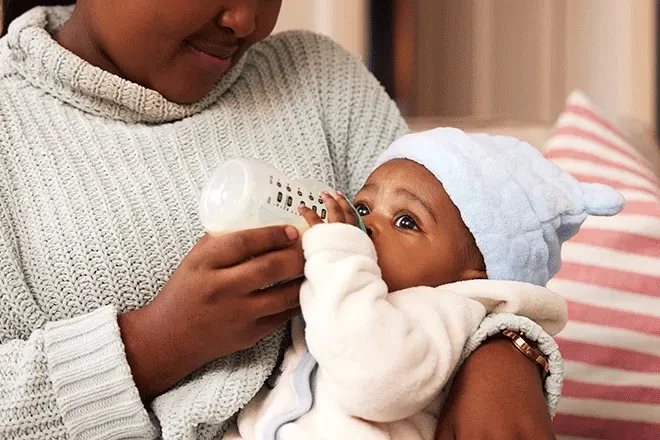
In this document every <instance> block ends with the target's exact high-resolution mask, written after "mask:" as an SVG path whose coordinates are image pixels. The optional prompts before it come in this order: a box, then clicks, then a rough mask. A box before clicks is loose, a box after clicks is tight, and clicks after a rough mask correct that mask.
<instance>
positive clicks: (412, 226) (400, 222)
mask: <svg viewBox="0 0 660 440" xmlns="http://www.w3.org/2000/svg"><path fill="white" fill-rule="evenodd" d="M394 226H396V227H397V228H399V229H406V230H409V231H414V230H417V229H418V228H417V222H416V221H415V219H414V218H412V217H410V216H409V215H402V216H400V217H399V218H397V219H396V222H395V223H394Z"/></svg>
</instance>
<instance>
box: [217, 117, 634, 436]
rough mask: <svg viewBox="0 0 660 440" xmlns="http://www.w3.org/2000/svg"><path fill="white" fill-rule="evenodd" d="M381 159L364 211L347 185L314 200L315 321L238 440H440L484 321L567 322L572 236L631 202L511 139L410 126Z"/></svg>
mask: <svg viewBox="0 0 660 440" xmlns="http://www.w3.org/2000/svg"><path fill="white" fill-rule="evenodd" d="M377 165H378V166H377V168H376V170H375V171H374V172H373V173H372V174H371V176H370V177H369V179H368V180H367V182H366V183H365V185H364V187H363V188H362V189H361V190H360V192H359V194H358V195H357V197H356V198H355V201H354V204H353V206H355V210H354V209H353V206H351V204H350V203H348V201H347V200H346V199H345V198H344V197H343V196H342V195H341V194H337V195H336V196H333V195H330V194H324V195H323V200H324V202H325V204H326V209H327V211H328V213H329V222H328V223H327V224H325V223H323V221H321V219H320V218H319V217H318V216H317V215H316V213H315V212H314V211H312V210H310V209H307V208H305V207H301V208H300V212H301V214H302V215H303V216H304V217H305V219H306V220H307V221H308V223H309V224H310V226H311V228H310V229H309V230H308V231H307V232H306V233H305V234H304V236H303V247H304V250H305V257H306V259H307V262H306V266H305V275H306V278H307V280H306V282H305V283H304V284H303V287H302V290H301V298H300V299H301V308H302V314H303V318H304V323H303V321H302V320H301V319H298V320H295V321H294V322H293V324H292V345H291V346H290V347H289V348H288V349H287V351H286V353H285V356H284V360H283V362H282V365H281V368H280V374H279V376H276V378H275V380H274V381H273V382H271V383H269V384H268V386H266V387H264V389H262V391H261V392H260V393H259V394H258V395H257V396H256V397H255V399H253V400H252V401H251V402H250V403H249V404H248V405H247V407H246V408H245V409H244V410H243V411H242V412H241V413H240V414H239V417H238V423H237V429H236V430H235V431H233V432H230V433H228V435H227V437H225V438H229V439H248V440H253V439H254V440H275V439H279V440H298V439H300V440H303V439H304V440H312V439H329V440H336V439H337V440H338V439H342V440H346V439H360V440H368V439H405V440H413V439H425V440H431V439H433V437H434V433H435V429H436V427H437V422H438V417H439V414H440V407H441V401H440V399H439V398H438V396H439V395H440V391H441V390H442V388H443V387H444V386H445V384H446V383H447V381H448V380H449V379H450V377H451V375H452V373H453V372H454V370H455V368H456V366H457V364H458V362H459V359H460V356H461V353H462V350H463V348H464V345H465V343H466V341H467V339H468V338H469V337H470V336H471V334H472V333H473V332H474V331H475V330H476V329H477V327H478V325H479V324H480V322H481V321H482V319H483V318H484V317H485V316H486V315H487V314H488V313H493V312H497V313H513V314H517V315H520V316H525V317H528V318H530V319H532V320H534V321H536V322H538V323H539V324H540V325H541V326H542V327H543V328H544V329H545V330H546V331H547V332H549V333H550V334H556V333H557V332H559V331H560V330H561V329H562V328H563V326H564V325H565V322H566V306H565V303H564V301H563V300H562V299H561V298H560V297H559V296H557V295H556V294H554V293H552V292H550V291H548V290H546V289H545V287H544V286H545V285H546V283H547V281H548V280H549V279H550V278H551V277H552V276H553V275H554V274H555V273H556V272H557V271H558V270H559V266H560V247H561V244H562V242H564V241H565V240H567V239H568V238H570V237H572V236H573V235H574V234H575V233H577V231H578V229H579V227H580V225H581V224H582V222H583V221H584V220H585V218H586V216H587V215H589V214H592V215H614V214H616V213H618V212H619V211H620V210H621V208H622V205H623V199H622V197H621V196H620V195H619V194H618V193H617V192H616V191H614V190H613V189H611V188H609V187H606V186H602V185H595V184H582V183H579V182H577V181H576V180H575V179H573V178H572V177H571V176H570V175H568V174H566V173H564V172H562V171H561V170H560V169H559V168H557V167H555V166H554V165H552V164H551V163H549V162H548V161H546V160H545V159H544V158H543V156H542V155H541V154H540V153H539V152H538V151H536V150H535V149H534V148H533V147H532V146H530V145H529V144H526V143H523V142H520V141H518V140H516V139H513V138H508V137H491V136H487V135H468V134H465V133H463V132H462V131H460V130H457V129H445V128H442V129H436V130H432V131H429V132H424V133H418V134H412V135H408V136H404V137H403V138H401V139H399V140H398V141H396V142H395V143H394V144H392V146H390V148H389V149H388V150H387V151H385V152H384V153H383V155H382V156H381V157H380V158H379V160H378V164H377ZM356 211H357V213H359V216H360V217H361V222H359V220H360V219H359V218H358V216H357V215H356V214H355V212H356ZM357 224H362V225H363V227H364V231H363V230H361V229H359V228H357V227H355V225H357ZM365 232H366V233H365Z"/></svg>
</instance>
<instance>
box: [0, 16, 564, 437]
mask: <svg viewBox="0 0 660 440" xmlns="http://www.w3.org/2000/svg"><path fill="white" fill-rule="evenodd" d="M70 13H71V10H70V9H69V8H44V9H35V10H33V11H31V12H29V13H28V14H26V15H25V16H23V17H22V18H20V19H19V20H17V21H16V22H15V23H14V24H13V26H12V28H11V31H10V33H9V35H8V36H7V37H5V38H4V39H2V40H0V298H1V301H0V438H2V439H47V438H48V439H109V438H156V437H159V436H162V437H163V438H167V439H184V438H185V439H191V438H219V437H221V436H222V433H223V432H224V429H225V427H226V426H225V425H226V424H227V420H228V419H230V418H231V417H232V415H234V414H235V413H236V412H237V411H238V410H239V409H240V408H241V407H242V406H243V405H244V404H245V403H246V402H247V401H248V400H249V399H251V398H252V396H253V395H254V394H255V393H256V392H257V391H258V389H259V388H260V387H261V386H262V384H263V383H264V381H265V380H266V378H267V376H268V375H269V374H270V372H271V370H272V368H273V366H274V364H275V360H276V358H277V354H278V348H279V342H280V339H281V335H280V334H276V335H272V336H270V337H268V338H266V339H265V340H263V341H262V342H260V343H259V344H257V345H256V346H255V347H254V348H252V349H250V350H246V351H244V352H241V353H236V354H234V355H232V356H229V357H227V358H223V359H221V360H218V361H217V362H215V363H212V364H211V365H208V366H207V367H205V368H204V369H203V371H200V372H198V373H197V374H195V375H192V376H191V377H190V378H188V379H187V380H185V381H184V382H183V383H181V384H179V385H178V386H177V387H176V388H175V389H173V390H171V391H169V392H167V393H166V394H164V395H163V396H161V397H159V398H157V399H156V400H155V401H154V403H153V404H152V406H151V408H145V407H144V406H143V404H142V402H141V401H140V397H139V395H138V391H137V388H136V387H135V384H134V382H133V380H132V377H131V372H130V370H129V367H128V363H127V361H126V357H125V354H124V350H123V344H122V341H121V338H120V333H119V328H118V325H117V319H116V317H117V313H120V312H123V311H127V310H131V309H135V308H138V307H140V306H142V305H144V304H146V303H147V302H148V301H149V300H150V299H151V298H153V296H154V295H155V294H156V293H157V292H158V291H159V290H160V288H161V287H162V286H163V285H164V283H165V282H166V281H167V280H168V278H169V276H170V275H171V274H172V273H173V271H174V269H175V268H176V267H177V265H178V263H179V262H180V261H181V259H182V258H183V257H184V255H186V253H187V252H188V251H189V250H190V248H191V247H192V246H193V244H194V243H195V242H196V241H197V240H198V239H199V238H200V237H201V236H202V235H203V230H202V227H201V225H200V222H199V219H198V217H197V209H196V208H197V201H198V197H199V192H200V188H201V187H202V185H203V183H204V181H205V179H206V177H207V176H208V175H209V173H210V172H211V170H212V169H213V168H214V167H215V166H216V165H217V164H218V163H220V162H221V161H222V160H224V159H226V158H228V157H232V156H248V157H249V156H252V157H259V158H262V159H265V160H266V161H268V162H270V163H272V164H274V165H275V166H277V167H279V168H280V169H281V170H282V171H283V172H285V173H286V174H287V175H289V176H291V177H306V178H317V179H322V180H325V181H326V182H327V183H329V184H331V185H333V186H335V187H337V188H341V189H343V190H345V191H347V192H349V193H350V194H354V193H355V192H356V190H357V189H358V188H359V186H360V184H361V183H362V181H363V180H364V179H365V177H366V176H367V174H368V173H369V171H370V169H371V167H372V164H373V163H374V158H375V157H376V156H377V155H378V154H379V152H380V151H381V150H382V149H383V148H384V147H386V146H387V145H388V144H389V143H390V142H391V141H392V140H393V139H395V138H396V137H398V136H399V135H401V134H402V133H404V132H405V131H406V126H405V124H404V122H403V120H402V119H401V117H400V115H399V112H398V110H397V108H396V106H395V105H394V104H393V103H392V101H390V99H389V98H388V97H387V95H386V94H385V92H384V91H383V89H382V88H381V87H380V85H379V84H378V83H377V82H376V80H374V78H373V77H372V76H371V75H370V74H369V73H368V72H367V70H366V69H365V68H364V67H363V66H362V65H361V64H360V62H359V61H358V60H356V59H355V58H353V57H351V56H350V55H348V54H347V53H346V52H345V51H344V50H342V49H341V48H340V47H339V46H337V45H336V44H334V43H332V42H331V41H329V40H328V39H326V38H322V37H319V36H316V35H312V34H309V33H302V32H295V33H288V34H282V35H279V36H275V37H272V38H270V39H268V40H267V41H265V42H263V43H260V44H258V45H257V46H255V47H254V48H253V49H251V50H250V51H249V52H248V54H247V55H246V56H245V57H244V59H243V60H242V61H241V62H240V63H239V64H238V65H237V66H235V67H234V68H233V69H232V70H231V71H229V72H228V73H227V74H226V75H225V76H224V77H223V79H222V81H221V82H220V83H219V84H218V85H217V87H216V88H215V89H214V90H213V91H212V92H210V93H209V95H208V96H206V97H205V98H204V99H203V100H202V101H200V102H199V103H197V104H194V105H177V104H174V103H172V102H168V101H166V100H165V99H164V98H163V97H162V96H160V95H159V94H158V93H156V92H154V91H151V90H147V89H145V88H142V87H140V86H138V85H135V84H132V83H130V82H128V81H125V80H123V79H120V78H118V77H116V76H113V75H111V74H108V73H106V72H104V71H101V70H99V69H97V68H95V67H93V66H91V65H89V64H87V63H85V62H84V61H82V60H81V59H79V58H77V57H76V56H74V55H73V54H71V53H70V52H67V51H66V50H65V49H63V48H62V47H60V46H59V45H58V44H57V43H55V42H54V40H53V39H52V38H51V37H50V34H51V33H52V32H53V30H54V29H57V27H58V26H61V24H62V23H63V22H64V21H65V20H66V19H67V18H68V16H69V15H70ZM502 327H509V328H512V329H514V330H517V329H520V328H524V329H525V330H527V332H528V334H530V336H531V337H534V338H537V339H538V340H539V341H540V343H541V347H542V349H544V351H545V352H546V353H548V354H549V355H550V356H551V361H552V364H553V373H554V375H553V376H551V378H550V380H549V381H548V382H547V384H546V389H547V391H548V394H547V395H548V398H549V402H550V405H551V408H553V407H554V403H555V401H556V396H557V392H558V390H559V386H560V378H559V376H558V374H561V360H560V358H559V354H558V352H557V350H556V346H555V345H554V342H552V340H551V339H550V338H549V337H548V336H547V335H546V334H545V333H543V332H542V331H541V330H540V328H539V327H538V326H536V325H535V324H533V323H531V322H529V321H527V320H524V319H519V318H514V317H510V316H494V317H491V318H489V319H488V320H487V321H486V322H485V323H484V325H482V327H481V329H480V330H479V332H478V334H477V335H475V337H474V338H473V339H472V340H471V341H470V343H469V344H468V347H467V349H466V355H467V354H468V353H469V352H471V351H472V350H473V349H474V348H476V347H477V346H478V345H479V343H480V342H481V341H482V340H483V339H484V338H485V337H486V336H487V335H489V334H493V333H495V332H497V331H498V329H499V328H502Z"/></svg>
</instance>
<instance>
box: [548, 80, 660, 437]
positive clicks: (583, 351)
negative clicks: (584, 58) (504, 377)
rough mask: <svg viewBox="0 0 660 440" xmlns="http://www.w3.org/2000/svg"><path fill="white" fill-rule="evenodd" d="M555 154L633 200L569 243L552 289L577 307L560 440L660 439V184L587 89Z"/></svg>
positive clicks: (556, 138)
mask: <svg viewBox="0 0 660 440" xmlns="http://www.w3.org/2000/svg"><path fill="white" fill-rule="evenodd" d="M545 155H546V157H548V158H550V159H551V160H552V161H553V162H555V163H556V164H557V165H558V166H560V167H561V168H563V169H564V170H566V171H568V172H570V173H572V174H573V175H574V176H575V177H576V178H577V179H578V180H581V181H585V182H600V183H605V184H608V185H611V186H613V187H614V188H616V189H618V190H619V191H620V192H621V193H622V194H623V195H624V197H625V198H626V207H625V209H624V211H623V212H622V213H621V214H620V215H618V216H616V217H611V218H603V217H592V218H589V219H587V221H586V222H585V223H584V226H583V227H582V230H581V231H580V233H579V234H578V235H577V236H576V237H574V238H573V239H571V240H570V241H569V242H567V243H565V244H564V247H563V252H562V257H563V267H562V270H561V272H560V273H559V274H558V275H557V276H556V277H555V279H553V280H552V281H551V282H550V284H549V287H550V288H551V289H552V290H554V291H556V292H558V293H560V294H562V295H563V296H564V297H565V298H566V299H567V301H568V306H569V323H568V325H567V326H566V329H565V330H564V331H563V332H562V333H561V334H560V335H559V336H558V338H557V339H558V341H557V342H558V343H559V346H560V349H561V352H562V355H563V356H564V359H565V361H566V371H565V382H564V389H563V396H562V398H561V400H560V402H559V407H558V411H557V416H556V418H555V429H556V431H557V435H558V436H559V438H560V439H564V440H568V439H570V440H577V439H606V440H652V439H653V440H658V439H660V182H659V181H658V177H657V176H656V175H654V173H653V172H652V171H651V170H650V166H649V163H648V162H647V161H646V160H645V159H644V158H643V157H642V156H641V154H640V153H639V152H638V151H637V150H636V149H635V147H634V146H633V144H632V143H631V142H630V141H629V140H628V139H627V138H626V136H624V135H623V134H622V133H621V132H620V130H618V129H617V128H616V127H614V125H613V124H611V123H609V122H608V121H607V120H606V119H605V118H604V117H602V116H601V112H600V111H599V110H598V109H597V108H596V107H595V106H594V105H593V104H591V103H590V102H589V100H588V99H587V98H586V97H585V96H584V95H583V94H582V93H581V92H573V93H572V94H571V96H570V97H569V98H568V102H567V107H566V110H565V112H564V113H563V114H562V115H561V116H560V118H559V120H558V122H557V127H556V130H555V133H554V135H553V136H552V137H551V138H550V139H549V141H548V143H547V144H546V149H545Z"/></svg>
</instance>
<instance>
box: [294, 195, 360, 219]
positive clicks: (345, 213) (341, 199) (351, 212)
mask: <svg viewBox="0 0 660 440" xmlns="http://www.w3.org/2000/svg"><path fill="white" fill-rule="evenodd" d="M321 200H323V204H324V205H325V210H326V211H327V213H328V223H346V224H348V225H353V226H356V227H360V219H359V218H358V215H357V212H355V209H353V206H351V204H350V203H349V202H348V200H346V196H344V194H342V193H341V192H339V191H337V194H336V195H335V196H332V195H330V193H329V192H327V191H324V192H323V193H321ZM298 212H299V213H300V215H302V216H303V218H304V219H305V220H306V221H307V224H309V226H310V227H313V226H316V225H320V224H322V223H323V220H322V219H321V217H319V214H318V213H317V212H316V211H313V210H311V209H310V208H309V207H307V206H305V205H300V206H299V207H298Z"/></svg>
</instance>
